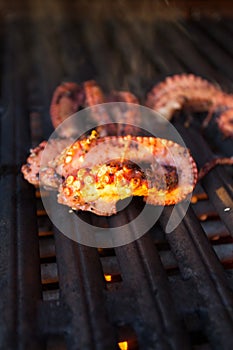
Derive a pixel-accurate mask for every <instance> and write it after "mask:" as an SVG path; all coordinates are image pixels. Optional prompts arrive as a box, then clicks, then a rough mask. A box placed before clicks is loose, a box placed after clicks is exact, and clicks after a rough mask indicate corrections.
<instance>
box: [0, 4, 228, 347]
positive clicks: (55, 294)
mask: <svg viewBox="0 0 233 350" xmlns="http://www.w3.org/2000/svg"><path fill="white" fill-rule="evenodd" d="M80 3H81V5H82V6H81V8H82V10H83V11H84V10H85V11H84V13H85V16H83V17H82V15H81V14H80V8H79V5H80V4H79V3H76V4H75V3H73V2H69V1H68V2H64V3H63V2H49V4H46V5H44V8H43V9H42V6H41V5H40V4H39V3H38V2H35V3H34V2H33V5H32V4H29V3H27V2H26V1H25V2H23V3H22V5H21V6H22V7H21V6H18V7H19V8H17V11H16V10H13V9H12V8H10V10H9V11H7V7H6V5H5V7H4V6H3V7H2V13H1V17H2V21H1V30H0V34H1V38H0V39H1V40H0V45H1V46H0V57H1V60H0V70H1V96H2V98H1V110H0V113H1V128H0V130H1V140H0V142H1V150H0V152H1V174H0V175H1V178H0V179H1V180H0V203H1V205H0V212H1V214H0V220H1V226H0V227H1V231H0V232H1V246H0V283H1V284H0V290H1V298H0V348H1V349H26V348H27V349H33V350H36V349H38V350H41V349H49V350H63V349H68V350H77V349H82V350H83V349H99V350H103V349H107V350H109V349H129V350H133V349H134V350H136V349H153V350H156V349H162V350H167V349H173V350H181V349H195V350H208V349H216V350H220V349H221V350H223V349H224V350H226V349H229V350H230V349H232V348H233V298H232V288H233V240H232V235H233V225H232V223H233V220H232V219H233V203H232V202H233V189H232V169H230V168H229V167H221V168H217V169H215V170H213V171H212V172H211V173H210V174H209V175H208V176H206V178H205V179H204V180H203V181H202V183H201V184H199V185H198V186H197V187H196V189H195V191H194V195H193V198H192V204H191V206H190V207H189V209H188V212H187V214H186V215H185V217H184V219H183V220H182V222H181V223H180V225H179V226H178V227H177V228H176V229H175V230H174V231H173V232H172V233H170V234H166V233H165V231H164V227H165V226H166V222H167V220H168V217H169V215H170V212H171V208H170V207H167V208H165V209H164V211H163V213H162V216H161V218H160V220H159V222H157V223H156V225H155V226H154V227H152V228H151V229H150V231H149V232H148V233H146V234H145V235H144V236H143V237H142V238H140V239H138V240H137V241H135V242H133V243H130V244H128V245H125V246H121V247H117V248H115V249H110V248H109V249H103V248H102V247H99V248H98V249H97V248H91V247H87V246H83V245H80V244H78V243H76V242H74V241H72V240H70V239H69V238H67V237H65V236H64V235H63V234H62V233H60V232H59V231H58V230H57V229H56V228H55V227H53V225H52V223H51V221H50V220H49V218H48V216H47V214H46V212H45V210H44V208H43V205H42V201H41V198H40V196H41V195H42V196H43V195H46V192H44V193H43V192H42V194H41V195H40V193H39V191H37V190H35V189H34V188H33V187H32V186H31V185H29V184H28V183H27V182H26V181H25V180H24V179H23V177H22V174H21V173H20V167H21V165H22V164H23V163H24V162H25V159H26V157H27V155H28V152H29V149H30V147H32V146H35V145H37V144H38V143H39V142H40V141H41V140H43V139H46V138H48V137H49V135H50V134H51V132H52V126H51V122H50V119H49V103H50V99H51V95H52V92H53V90H54V88H55V87H56V86H57V85H58V84H59V83H60V82H61V81H63V80H71V81H77V82H82V81H84V80H88V79H96V80H97V81H98V82H99V83H100V84H101V85H102V86H103V88H104V89H106V90H109V89H111V88H113V87H114V88H116V89H129V90H131V91H132V92H134V93H135V94H136V95H138V96H139V97H143V96H145V93H146V91H148V90H149V89H150V88H151V86H152V84H155V83H156V82H158V81H160V80H161V79H163V78H164V77H165V76H167V75H172V74H176V73H182V72H192V73H194V74H197V75H201V76H203V77H204V78H209V79H211V80H212V81H216V82H217V83H219V84H221V86H223V87H224V89H226V90H227V91H231V92H232V91H233V85H232V79H233V71H232V64H233V59H232V33H233V22H232V20H231V18H226V17H221V14H220V12H217V13H216V12H214V10H213V11H210V15H211V16H208V17H204V18H203V17H202V16H201V12H199V11H195V10H193V8H191V7H190V8H188V9H186V8H185V9H184V7H185V6H184V4H183V5H182V6H183V7H182V6H181V10H180V11H181V14H180V13H179V11H178V10H179V8H177V11H178V14H179V16H178V14H177V11H175V13H173V12H172V11H171V16H170V17H172V18H170V19H169V20H167V19H166V18H165V14H166V9H169V7H168V5H169V4H165V3H164V4H163V6H162V7H161V8H163V7H164V6H165V11H164V12H165V14H164V13H162V15H161V18H160V17H159V14H158V17H159V18H157V17H156V16H154V17H153V16H152V15H151V13H150V7H149V5H148V7H147V8H146V7H145V8H146V11H145V13H146V14H148V16H149V18H148V19H147V18H146V19H145V18H143V14H141V15H139V14H135V13H133V15H132V17H130V16H129V17H126V15H125V16H124V6H127V5H126V4H123V5H124V6H122V3H120V2H119V3H118V2H117V4H118V7H116V8H117V9H118V10H119V11H118V14H115V15H114V16H112V17H111V15H112V13H113V12H111V11H109V12H108V11H107V10H106V11H105V10H104V7H102V10H103V11H101V9H99V10H98V11H97V10H96V9H95V7H93V11H94V9H95V11H97V12H96V13H97V14H98V16H100V14H101V13H102V17H101V16H100V17H98V16H97V15H96V16H95V15H94V14H93V11H92V10H91V8H90V11H89V12H90V17H89V18H88V13H89V12H88V11H87V9H86V8H85V6H84V4H83V2H80ZM100 3H101V2H100ZM145 3H149V2H147V1H146V2H145ZM93 6H94V5H93ZM145 8H144V10H145ZM131 10H132V8H131ZM192 11H193V12H192ZM132 12H133V11H132ZM169 13H170V12H169ZM187 14H188V15H187ZM181 15H182V16H181ZM134 16H136V19H137V20H134V19H135V17H134ZM140 16H142V17H140ZM93 17H94V18H93ZM193 117H194V118H193V120H192V121H191V125H190V126H189V127H188V128H187V127H185V126H184V124H183V123H182V116H181V118H177V119H176V120H175V125H176V127H177V129H178V131H179V132H180V134H181V135H182V137H183V139H184V141H185V142H186V145H187V147H189V148H190V149H191V153H192V154H193V156H194V158H195V160H196V161H197V164H198V166H202V165H203V164H204V163H205V162H206V161H207V160H209V159H210V158H211V157H213V156H214V155H217V154H220V155H225V156H226V155H228V156H230V155H232V149H233V143H232V140H230V139H223V138H222V137H221V136H219V134H218V132H217V130H216V124H215V122H214V121H211V124H210V126H209V128H208V129H207V130H206V131H205V133H204V134H203V133H201V132H200V125H196V124H198V121H197V119H198V120H199V119H201V117H202V116H199V117H200V118H195V117H196V116H193ZM199 124H200V123H199ZM136 207H137V199H136V200H134V201H133V202H132V203H131V205H129V206H128V207H127V208H126V209H125V211H123V212H122V213H121V215H120V216H114V217H111V218H109V219H106V220H105V225H106V227H108V225H110V226H111V225H114V224H118V225H119V224H120V223H121V220H122V222H123V221H124V217H125V216H127V217H128V218H130V217H133V215H134V211H135V210H136ZM177 210H178V211H180V212H181V213H182V206H179V207H178V208H177ZM92 218H93V216H91V214H85V220H89V221H90V222H91V220H92Z"/></svg>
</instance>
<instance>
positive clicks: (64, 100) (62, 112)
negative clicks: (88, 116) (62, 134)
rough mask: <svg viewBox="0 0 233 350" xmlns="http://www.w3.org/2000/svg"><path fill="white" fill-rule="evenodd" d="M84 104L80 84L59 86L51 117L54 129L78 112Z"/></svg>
mask: <svg viewBox="0 0 233 350" xmlns="http://www.w3.org/2000/svg"><path fill="white" fill-rule="evenodd" d="M82 104H83V93H82V91H81V88H80V86H79V85H78V84H76V83H73V82H66V83H63V84H61V85H59V86H58V87H57V88H56V89H55V91H54V93H53V97H52V101H51V105H50V116H51V120H52V124H53V126H54V128H57V127H58V125H60V124H61V123H62V122H63V121H64V120H65V119H67V118H68V117H69V116H71V115H72V114H74V113H75V112H77V111H78V108H79V107H80V106H81V105H82Z"/></svg>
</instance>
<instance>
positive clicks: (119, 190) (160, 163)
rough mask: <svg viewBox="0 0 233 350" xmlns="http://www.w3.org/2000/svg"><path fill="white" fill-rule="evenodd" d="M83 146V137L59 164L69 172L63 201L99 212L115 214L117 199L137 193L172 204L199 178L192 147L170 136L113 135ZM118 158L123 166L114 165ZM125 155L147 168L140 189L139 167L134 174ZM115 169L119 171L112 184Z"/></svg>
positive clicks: (61, 171) (61, 192) (61, 196)
mask: <svg viewBox="0 0 233 350" xmlns="http://www.w3.org/2000/svg"><path fill="white" fill-rule="evenodd" d="M83 147H84V145H83V144H80V142H79V141H76V142H75V143H74V144H73V145H72V146H71V147H69V148H68V149H67V150H66V152H65V154H63V157H62V160H61V161H62V163H63V165H62V166H61V167H60V168H59V170H58V172H59V175H60V176H63V177H65V181H64V182H63V183H62V184H61V185H60V187H59V195H58V201H59V203H62V204H66V205H69V206H71V207H72V208H75V209H82V210H83V208H84V207H85V210H90V211H92V212H94V213H96V214H98V215H112V214H113V213H114V212H115V204H116V201H118V200H119V199H123V198H126V197H129V196H132V195H141V196H144V197H145V200H146V202H147V203H149V204H153V205H171V204H175V203H177V202H179V201H181V200H183V199H184V198H186V197H187V195H188V194H189V193H190V192H192V190H193V188H194V186H195V183H196V180H197V168H196V164H195V162H194V160H193V158H192V157H191V155H190V153H189V151H188V150H187V149H186V148H183V147H182V146H180V145H178V144H176V143H174V142H172V141H169V140H164V139H159V138H153V137H141V136H138V137H135V136H131V135H130V136H125V137H119V136H109V137H105V138H101V139H96V140H94V141H93V142H92V143H89V144H88V145H87V149H86V150H85V154H84V151H82V150H83ZM114 161H115V162H116V161H117V167H118V170H117V171H118V172H117V171H113V170H112V169H113V168H114V167H113V166H112V165H111V164H112V162H114ZM126 161H130V162H132V163H134V164H136V165H137V166H139V167H140V169H142V170H141V173H140V172H139V173H140V176H139V175H138V176H139V177H138V182H140V186H139V187H137V189H134V188H132V186H131V185H130V184H131V181H134V178H135V171H132V172H131V175H130V176H129V169H128V168H127V166H126V167H124V163H125V162H126ZM58 163H59V162H58ZM58 163H57V164H58ZM114 166H116V164H115V165H114ZM112 167H113V168H112ZM134 169H135V168H134ZM139 173H138V174H139ZM99 174H100V175H99ZM145 174H147V176H146V177H145V179H144V176H145ZM148 174H149V175H148ZM110 175H112V176H113V177H114V180H113V181H111V184H110V183H109V181H110V179H111V176H110ZM127 177H128V178H127ZM125 178H127V179H128V180H127V181H125ZM119 179H121V180H122V181H120V180H119ZM71 180H72V181H71ZM144 180H145V181H144ZM146 184H147V185H146ZM95 208H96V209H95ZM101 208H103V210H102V214H100V211H101ZM107 208H108V209H107Z"/></svg>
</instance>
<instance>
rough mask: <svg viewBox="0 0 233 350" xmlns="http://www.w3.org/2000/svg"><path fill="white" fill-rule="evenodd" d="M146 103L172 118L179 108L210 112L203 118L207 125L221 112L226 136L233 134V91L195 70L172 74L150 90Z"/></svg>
mask: <svg viewBox="0 0 233 350" xmlns="http://www.w3.org/2000/svg"><path fill="white" fill-rule="evenodd" d="M146 106H147V107H150V108H151V109H154V110H156V111H158V112H159V113H161V114H162V115H163V116H164V117H165V118H166V119H168V120H171V118H172V117H173V115H174V113H175V111H179V110H182V109H185V108H186V109H188V110H191V111H194V112H206V111H207V112H208V115H207V117H206V119H205V120H204V122H203V127H206V126H207V125H208V123H209V121H210V119H211V118H212V116H213V113H217V115H218V118H217V124H218V127H219V129H220V131H221V132H222V134H223V135H224V137H233V95H230V94H227V93H225V92H223V91H222V90H221V89H220V88H219V87H217V86H215V85H214V84H212V83H210V82H208V81H207V80H205V79H202V78H201V77H198V76H194V75H193V74H181V75H174V76H172V77H168V78H166V79H165V81H163V82H161V83H159V84H157V85H155V86H154V87H153V88H152V90H151V91H150V92H149V93H148V95H147V99H146Z"/></svg>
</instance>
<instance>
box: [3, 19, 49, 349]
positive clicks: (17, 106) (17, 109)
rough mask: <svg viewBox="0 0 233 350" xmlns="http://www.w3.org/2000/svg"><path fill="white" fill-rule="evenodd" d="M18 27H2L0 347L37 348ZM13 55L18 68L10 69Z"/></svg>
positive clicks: (24, 69) (34, 241) (37, 294)
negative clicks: (23, 168)
mask: <svg viewBox="0 0 233 350" xmlns="http://www.w3.org/2000/svg"><path fill="white" fill-rule="evenodd" d="M18 29H19V27H18V26H17V25H10V26H9V27H7V28H6V33H7V34H6V37H5V39H6V41H5V47H4V52H5V56H4V75H3V81H2V91H3V101H4V110H3V114H2V116H1V164H2V166H3V167H4V168H5V169H6V170H7V172H6V174H4V173H3V174H2V176H1V191H0V193H1V208H0V210H1V214H0V217H1V248H0V249H1V252H0V259H1V262H0V265H1V271H2V274H1V303H0V308H1V312H0V323H1V327H0V328H1V341H0V344H1V345H0V347H1V348H2V349H13V348H17V347H18V345H17V344H20V346H22V348H23V347H29V348H33V349H41V346H42V343H43V340H42V339H41V338H40V339H38V338H37V337H36V333H37V325H36V319H35V314H36V309H37V306H38V301H39V300H40V298H41V285H40V275H39V251H38V237H37V234H36V233H37V226H36V215H35V197H34V191H33V189H32V188H31V186H29V185H28V184H27V183H25V181H23V179H22V176H21V174H20V165H21V164H22V162H23V161H24V160H25V157H26V155H27V152H28V147H30V139H29V132H28V131H29V124H28V113H27V109H26V106H27V103H26V101H25V97H26V91H25V89H26V86H25V80H26V79H27V78H26V77H27V74H28V69H29V66H28V65H27V64H26V62H25V61H24V60H25V57H24V48H25V47H24V45H25V42H24V40H23V39H22V37H21V36H20V35H19V32H18ZM15 57H17V59H18V64H19V66H20V67H21V69H20V70H13V71H12V67H13V66H14V64H15V62H14V60H15ZM17 121H18V122H17ZM19 121H20V122H19ZM16 124H17V125H16ZM32 266H33V267H34V268H33V269H32Z"/></svg>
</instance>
